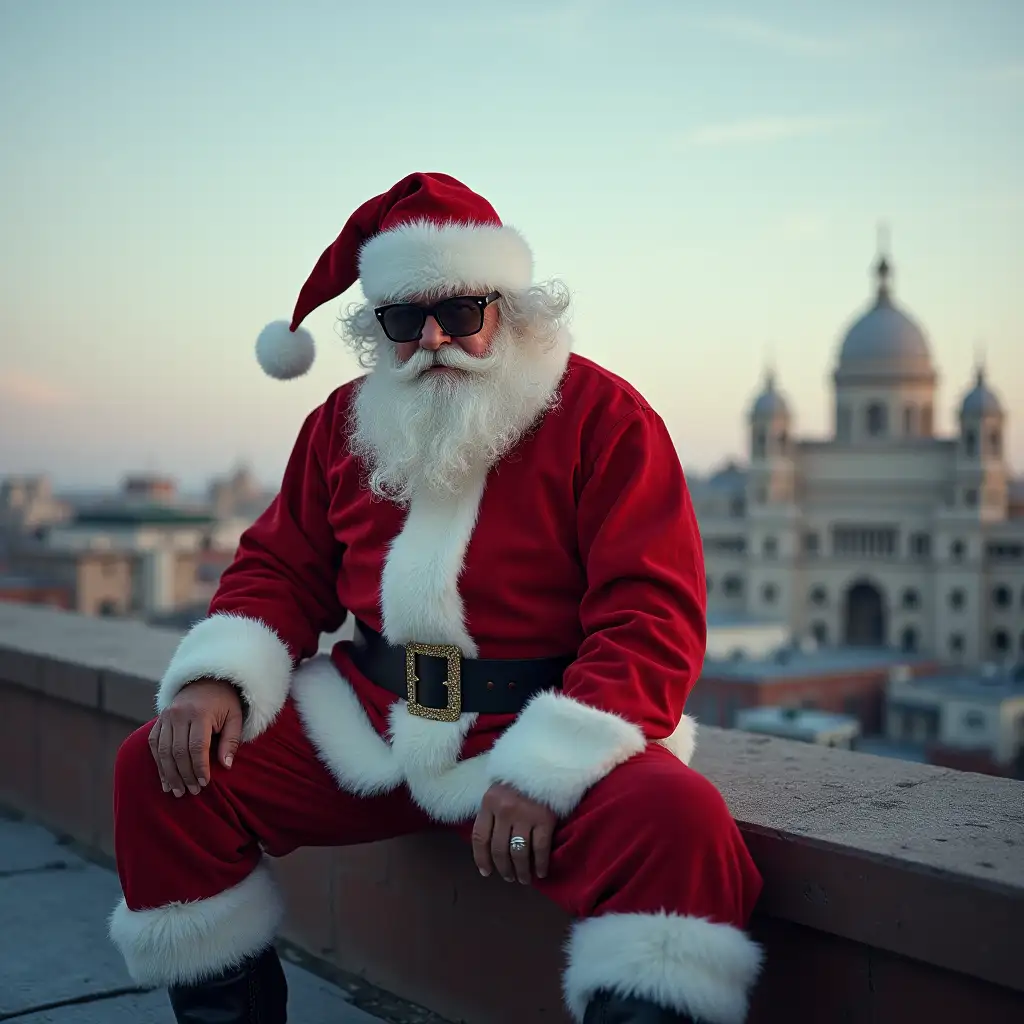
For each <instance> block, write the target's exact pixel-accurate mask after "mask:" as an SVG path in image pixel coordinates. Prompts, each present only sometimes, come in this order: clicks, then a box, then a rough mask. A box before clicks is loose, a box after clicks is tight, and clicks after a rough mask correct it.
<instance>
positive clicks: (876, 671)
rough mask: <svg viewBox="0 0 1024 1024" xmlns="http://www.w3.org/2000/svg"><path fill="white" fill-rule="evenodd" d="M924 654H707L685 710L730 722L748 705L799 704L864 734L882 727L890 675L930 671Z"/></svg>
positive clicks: (932, 666)
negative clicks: (844, 720) (846, 719)
mask: <svg viewBox="0 0 1024 1024" xmlns="http://www.w3.org/2000/svg"><path fill="white" fill-rule="evenodd" d="M938 667H939V665H938V663H937V662H936V661H934V660H933V659H929V658H926V657H924V656H923V655H907V654H902V653H901V652H897V651H888V650H884V649H881V650H872V649H867V648H844V649H838V650H836V649H823V650H813V649H801V648H800V647H796V646H793V647H785V648H781V649H779V650H777V651H775V652H774V653H773V654H772V655H771V656H769V657H763V658H734V659H725V660H722V659H717V658H707V659H705V661H704V668H703V671H702V672H701V676H700V679H699V680H698V681H697V684H696V686H695V687H694V689H693V692H692V693H691V695H690V699H689V700H688V701H687V704H686V710H687V712H688V713H689V714H692V715H694V716H695V717H696V718H697V720H698V721H700V722H703V723H704V724H705V725H717V726H724V727H725V728H734V727H735V726H736V722H737V716H738V714H739V713H740V712H741V711H743V710H745V709H748V708H759V707H779V706H783V707H797V708H803V709H805V710H814V711H829V712H832V713H835V714H842V715H848V716H850V717H851V718H855V719H856V720H857V721H858V722H859V723H860V728H861V730H862V732H864V733H865V734H869V735H870V734H873V733H878V732H880V731H881V728H882V707H883V703H884V700H885V693H886V688H887V686H888V684H889V681H890V679H891V678H893V677H894V676H895V677H903V676H911V677H912V676H917V675H933V674H934V673H935V672H936V670H937V669H938Z"/></svg>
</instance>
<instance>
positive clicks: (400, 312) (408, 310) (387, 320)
mask: <svg viewBox="0 0 1024 1024" xmlns="http://www.w3.org/2000/svg"><path fill="white" fill-rule="evenodd" d="M422 329H423V310H422V309H420V308H419V306H411V305H410V306H391V307H390V308H389V309H386V310H385V311H384V332H385V334H387V336H388V337H389V338H390V339H391V340H392V341H415V340H416V339H417V338H418V337H419V336H420V331H421V330H422Z"/></svg>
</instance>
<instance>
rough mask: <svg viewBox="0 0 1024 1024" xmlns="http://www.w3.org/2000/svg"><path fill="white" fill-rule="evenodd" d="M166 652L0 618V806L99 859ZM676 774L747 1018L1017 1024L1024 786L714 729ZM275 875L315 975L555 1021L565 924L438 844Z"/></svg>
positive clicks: (30, 612)
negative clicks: (754, 872) (125, 760)
mask: <svg viewBox="0 0 1024 1024" xmlns="http://www.w3.org/2000/svg"><path fill="white" fill-rule="evenodd" d="M177 641H178V634H177V633H175V632H172V631H166V630H155V629H150V628H147V627H143V626H140V625H137V624H131V623H124V622H116V621H108V620H95V619H83V618H81V617H78V616H74V615H70V614H66V613H62V612H54V611H49V610H41V609H36V608H27V607H21V606H17V605H3V604H0V749H2V750H3V751H4V752H5V757H4V758H3V759H0V801H3V802H5V803H7V804H9V805H11V806H13V807H15V808H17V809H20V810H22V811H24V812H26V813H29V814H31V815H34V816H36V817H38V818H39V819H40V820H42V821H44V822H46V823H47V824H49V825H51V826H52V827H55V828H58V829H61V830H63V831H66V832H68V833H70V834H71V835H73V836H74V837H75V838H76V839H78V840H80V841H81V842H83V843H86V844H88V845H91V846H92V847H94V848H95V849H97V850H100V851H105V852H107V853H109V852H111V820H110V819H111V812H110V799H109V794H110V779H111V772H112V767H113V760H114V756H115V754H116V751H117V748H118V746H119V745H120V743H121V742H122V740H123V739H124V737H125V736H127V735H128V733H129V732H131V731H132V729H133V728H135V727H137V726H138V725H140V724H142V723H144V722H145V721H148V720H149V719H150V718H151V717H152V714H153V710H152V709H153V698H154V692H155V686H156V681H157V679H158V678H159V676H160V674H161V672H162V670H163V667H164V666H165V665H166V663H167V661H168V659H169V658H170V655H171V653H172V651H173V649H174V646H175V645H176V643H177ZM695 766H696V767H697V768H698V770H700V771H702V772H704V773H705V774H706V775H707V776H708V777H709V778H711V779H712V780H713V781H714V782H715V783H716V785H718V786H719V788H720V789H721V790H722V792H723V794H724V795H725V797H726V800H727V801H728V803H729V806H730V808H731V810H732V812H733V814H734V815H735V816H736V818H737V820H738V821H739V822H740V825H741V827H742V829H743V831H744V834H745V836H746V839H747V842H748V843H749V846H750V848H751V851H752V852H753V854H754V856H755V859H756V860H757V862H758V865H759V867H760V868H761V870H762V872H763V874H764V876H765V883H766V885H765V893H764V896H763V899H762V902H761V904H760V912H759V916H758V919H757V921H756V925H755V933H756V934H757V936H758V937H759V938H760V939H761V940H762V941H764V942H765V944H766V947H767V953H768V968H767V970H766V972H765V976H764V978H763V980H762V983H761V985H760V987H759V990H758V993H757V995H756V998H755V1009H754V1014H753V1017H752V1019H753V1020H755V1021H761V1022H769V1021H774V1020H781V1019H786V1020H792V1021H800V1020H815V1021H817V1020H822V1021H824V1020H828V1021H832V1020H843V1021H850V1022H860V1021H864V1022H867V1021H871V1022H872V1024H885V1022H888V1021H890V1020H891V1021H892V1022H894V1024H895V1022H896V1021H902V1020H903V1019H904V1017H905V1014H906V1012H907V1010H908V1008H910V1007H913V1009H914V1012H915V1013H916V1014H921V1013H925V1014H926V1015H927V1019H928V1020H929V1024H937V1022H940V1021H944V1020H950V1021H954V1020H955V1021H958V1022H959V1021H960V1020H962V1019H965V1018H966V1017H967V1016H969V1017H971V1018H972V1019H981V1020H985V1021H986V1022H989V1024H998V1022H1000V1021H1003V1020H1005V1021H1007V1022H1009V1021H1011V1020H1019V1019H1022V1018H1024V972H1022V971H1021V969H1020V966H1019V965H1020V949H1021V948H1024V786H1022V785H1021V784H1020V783H1018V782H1014V781H1010V780H1004V779H995V778H990V777H987V776H980V775H971V774H966V773H959V772H954V771H950V770H948V769H940V768H933V767H929V766H922V765H913V764H906V763H903V762H897V761H890V760H886V759H882V758H874V757H869V756H867V755H860V754H850V753H845V752H841V751H835V750H829V749H823V748H817V747H813V746H808V745H804V744H797V743H789V742H786V741H781V740H772V739H768V738H765V737H758V736H753V735H749V734H743V733H738V732H728V731H722V730H717V729H711V728H705V729H703V730H702V732H701V737H700V743H699V745H698V754H697V757H696V759H695ZM278 868H279V871H280V875H281V878H282V880H283V883H284V885H285V888H286V890H287V892H288V897H289V907H290V916H289V921H288V925H287V929H286V935H287V937H288V938H290V939H292V940H293V941H295V942H297V943H298V944H299V945H301V946H303V947H304V948H305V949H306V950H308V951H309V952H310V953H311V954H313V955H314V956H317V957H320V958H322V959H323V960H325V961H329V962H331V963H333V964H335V965H337V966H338V967H340V968H343V969H344V970H347V971H350V972H353V973H357V974H361V975H364V976H365V977H366V978H367V979H368V980H370V981H372V982H373V983H374V984H376V985H379V986H381V987H383V988H386V989H389V990H391V991H393V992H395V993H397V994H399V995H401V996H403V997H405V998H407V999H410V1000H413V1001H415V1002H418V1003H420V1004H421V1005H425V1006H429V1007H430V1008H431V1009H433V1010H435V1011H436V1012H438V1013H440V1014H441V1015H442V1016H445V1017H448V1018H450V1019H453V1020H465V1021H469V1022H473V1024H475V1022H478V1021H479V1022H483V1021H486V1022H488V1024H504V1022H506V1021H507V1022H508V1024H512V1022H513V1021H516V1022H520V1021H522V1020H524V1019H526V1020H536V1019H543V1020H551V1021H562V1020H564V1017H563V1015H562V1011H561V1009H560V1004H559V992H558V967H559V964H560V962H561V955H560V947H561V943H562V940H563V937H564V930H565V927H566V925H567V923H568V922H567V920H566V919H565V917H564V915H562V914H561V912H560V911H558V910H557V909H556V908H554V907H553V906H551V905H550V904H548V903H547V902H546V901H544V900H542V899H541V898H540V897H538V896H536V894H534V893H532V892H529V891H523V890H522V889H521V888H520V887H517V886H505V885H502V884H500V883H499V882H495V881H494V880H493V879H492V880H485V879H481V878H480V877H479V876H478V875H477V874H476V872H475V871H474V870H473V868H472V864H471V860H470V858H469V856H468V855H467V852H466V850H465V849H464V847H462V845H461V844H459V843H458V841H457V840H454V839H453V838H452V837H451V836H449V835H446V834H438V835H433V834H431V835H424V836H414V837H409V838H407V839H401V840H395V841H390V842H386V843H376V844H372V845H369V846H363V847H354V848H350V849H344V850H334V849H330V850H303V851H299V852H298V853H296V854H294V855H293V856H291V857H288V858H286V859H285V860H283V861H280V862H278ZM911 995H912V998H913V1001H912V1002H907V1001H906V999H908V998H910V997H911ZM926 1007H932V1008H933V1009H932V1010H930V1011H926V1010H925V1008H926Z"/></svg>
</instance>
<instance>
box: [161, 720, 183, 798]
mask: <svg viewBox="0 0 1024 1024" xmlns="http://www.w3.org/2000/svg"><path fill="white" fill-rule="evenodd" d="M173 743H174V724H173V723H172V722H171V720H170V719H165V720H164V723H163V725H162V726H161V727H160V741H159V743H158V744H157V749H158V751H159V754H160V767H161V768H162V769H163V776H164V778H165V779H166V780H167V785H168V786H169V787H170V790H171V792H172V793H173V794H174V795H175V796H184V795H185V783H184V782H182V781H181V776H180V775H179V774H178V766H177V765H176V764H175V763H174V754H173V752H172V746H173Z"/></svg>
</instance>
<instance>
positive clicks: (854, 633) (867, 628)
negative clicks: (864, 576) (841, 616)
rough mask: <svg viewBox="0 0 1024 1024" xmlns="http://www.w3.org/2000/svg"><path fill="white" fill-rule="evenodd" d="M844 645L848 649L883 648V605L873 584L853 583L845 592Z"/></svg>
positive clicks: (880, 595)
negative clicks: (848, 647)
mask: <svg viewBox="0 0 1024 1024" xmlns="http://www.w3.org/2000/svg"><path fill="white" fill-rule="evenodd" d="M846 643H847V645H848V646H850V647H883V646H885V604H884V602H883V601H882V592H881V591H880V590H879V589H878V587H876V586H875V585H874V584H873V583H855V584H854V585H853V586H852V587H850V589H849V590H848V591H847V592H846Z"/></svg>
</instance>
